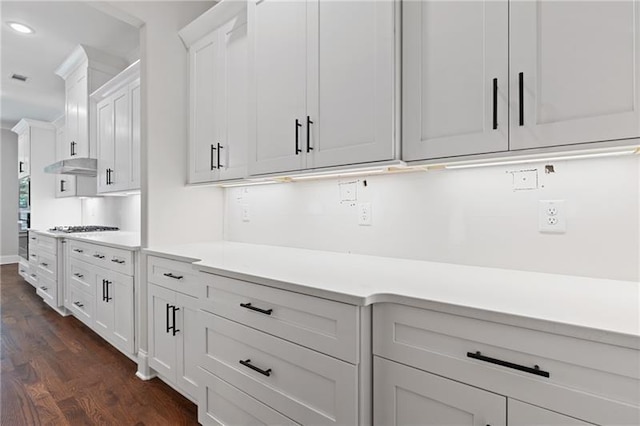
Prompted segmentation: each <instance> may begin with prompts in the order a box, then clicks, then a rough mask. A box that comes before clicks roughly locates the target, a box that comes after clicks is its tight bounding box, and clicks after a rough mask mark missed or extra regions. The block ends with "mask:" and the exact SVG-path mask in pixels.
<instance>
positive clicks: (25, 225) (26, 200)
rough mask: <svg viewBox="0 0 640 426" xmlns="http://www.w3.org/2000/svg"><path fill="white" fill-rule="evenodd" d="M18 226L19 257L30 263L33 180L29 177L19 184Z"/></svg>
mask: <svg viewBox="0 0 640 426" xmlns="http://www.w3.org/2000/svg"><path fill="white" fill-rule="evenodd" d="M18 226H19V227H18V255H19V256H20V257H21V258H23V259H24V260H25V261H27V262H28V261H29V231H28V229H29V227H30V226H31V179H30V178H29V177H28V176H27V177H24V178H22V179H20V181H19V184H18Z"/></svg>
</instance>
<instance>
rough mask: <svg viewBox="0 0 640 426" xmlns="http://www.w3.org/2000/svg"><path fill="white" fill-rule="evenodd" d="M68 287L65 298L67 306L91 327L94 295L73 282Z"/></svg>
mask: <svg viewBox="0 0 640 426" xmlns="http://www.w3.org/2000/svg"><path fill="white" fill-rule="evenodd" d="M68 289H69V296H68V298H67V302H68V306H67V308H68V309H69V310H70V311H71V312H72V313H73V315H74V316H75V317H76V318H78V319H79V320H80V321H82V322H83V323H85V324H86V325H87V326H89V327H90V328H93V311H94V307H95V300H94V296H92V295H89V294H87V293H85V292H84V291H82V290H80V289H79V288H78V287H76V286H75V284H74V283H71V285H70V286H69V287H68Z"/></svg>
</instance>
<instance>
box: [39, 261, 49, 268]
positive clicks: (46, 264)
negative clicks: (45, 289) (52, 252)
mask: <svg viewBox="0 0 640 426" xmlns="http://www.w3.org/2000/svg"><path fill="white" fill-rule="evenodd" d="M40 265H41V266H44V267H45V268H46V267H47V266H49V264H48V263H44V262H42V263H41V264H40Z"/></svg>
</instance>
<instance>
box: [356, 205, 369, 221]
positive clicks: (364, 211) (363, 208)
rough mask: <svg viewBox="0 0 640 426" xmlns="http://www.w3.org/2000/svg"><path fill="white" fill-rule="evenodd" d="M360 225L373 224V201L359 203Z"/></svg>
mask: <svg viewBox="0 0 640 426" xmlns="http://www.w3.org/2000/svg"><path fill="white" fill-rule="evenodd" d="M358 225H360V226H371V203H358Z"/></svg>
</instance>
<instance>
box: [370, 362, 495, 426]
mask: <svg viewBox="0 0 640 426" xmlns="http://www.w3.org/2000/svg"><path fill="white" fill-rule="evenodd" d="M373 362H374V364H373V365H374V371H373V377H374V389H373V407H374V413H373V420H374V424H375V425H380V426H401V425H433V426H435V425H456V426H463V425H469V426H485V425H491V426H506V420H507V412H506V409H507V401H506V398H505V397H503V396H499V395H496V394H493V393H490V392H487V391H483V390H481V389H478V388H475V387H471V386H467V385H465V384H462V383H459V382H455V381H453V380H449V379H445V378H443V377H440V376H436V375H434V374H430V373H427V372H424V371H421V370H416V369H414V368H411V367H407V366H404V365H402V364H398V363H395V362H393V361H388V360H386V359H384V358H379V357H377V356H376V357H374V361H373Z"/></svg>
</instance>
